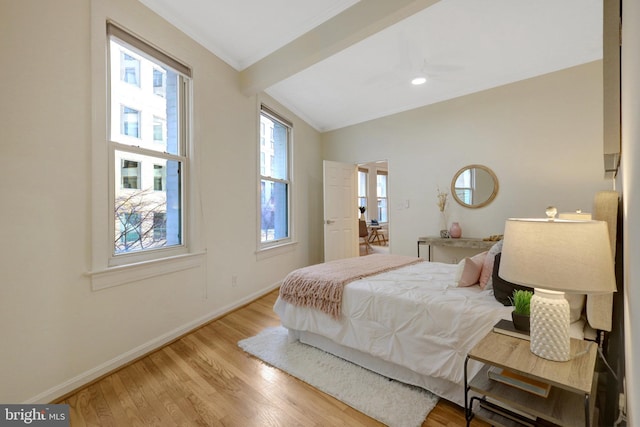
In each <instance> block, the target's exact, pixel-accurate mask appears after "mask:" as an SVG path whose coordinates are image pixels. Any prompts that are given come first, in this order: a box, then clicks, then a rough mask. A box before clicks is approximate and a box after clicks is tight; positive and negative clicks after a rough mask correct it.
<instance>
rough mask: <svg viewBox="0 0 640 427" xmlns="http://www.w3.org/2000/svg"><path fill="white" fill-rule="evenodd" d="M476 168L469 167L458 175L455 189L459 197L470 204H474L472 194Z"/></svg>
mask: <svg viewBox="0 0 640 427" xmlns="http://www.w3.org/2000/svg"><path fill="white" fill-rule="evenodd" d="M474 172H475V169H467V170H465V171H464V172H462V173H461V174H460V176H458V179H456V184H455V191H456V195H457V196H458V199H460V200H462V202H463V203H466V204H468V205H471V204H473V200H472V195H473V188H474V187H475V173H474Z"/></svg>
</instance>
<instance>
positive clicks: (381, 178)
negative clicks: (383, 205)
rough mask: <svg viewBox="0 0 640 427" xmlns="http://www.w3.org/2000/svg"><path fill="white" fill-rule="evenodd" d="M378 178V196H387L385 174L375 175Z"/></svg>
mask: <svg viewBox="0 0 640 427" xmlns="http://www.w3.org/2000/svg"><path fill="white" fill-rule="evenodd" d="M376 176H377V178H378V190H377V191H378V197H387V175H376Z"/></svg>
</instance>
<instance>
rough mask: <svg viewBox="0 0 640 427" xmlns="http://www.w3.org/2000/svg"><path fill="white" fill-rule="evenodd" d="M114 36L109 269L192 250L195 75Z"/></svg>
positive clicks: (112, 31)
mask: <svg viewBox="0 0 640 427" xmlns="http://www.w3.org/2000/svg"><path fill="white" fill-rule="evenodd" d="M107 34H108V36H109V49H110V55H109V58H110V61H111V62H110V67H109V69H110V73H109V78H108V83H109V91H110V92H109V93H110V96H109V98H108V99H109V101H110V107H109V110H108V111H110V123H111V127H110V131H109V136H108V146H109V150H110V152H111V158H112V159H113V162H114V167H115V170H114V172H115V180H113V181H112V182H111V183H110V186H109V187H110V194H111V195H110V203H111V206H112V211H111V218H112V221H113V222H112V224H113V226H112V228H111V230H110V233H112V234H111V236H112V237H111V241H112V242H114V244H113V253H112V258H111V261H110V264H112V265H120V264H125V263H127V262H133V261H131V260H132V259H133V258H130V257H131V256H134V255H135V256H136V257H137V258H135V259H136V260H139V259H140V257H139V255H140V254H147V255H145V257H146V258H143V259H154V258H160V257H164V256H167V255H168V254H170V253H168V252H166V250H167V249H170V248H174V249H176V250H177V249H179V248H184V246H185V243H186V242H185V240H184V230H185V224H184V218H186V217H187V216H186V207H185V202H184V199H183V194H184V193H185V188H184V186H185V182H184V180H183V179H182V177H183V176H184V173H185V171H186V168H187V167H188V160H189V159H188V158H187V141H188V133H187V126H186V124H187V123H188V111H187V105H188V102H187V96H188V87H189V84H190V70H189V69H188V68H186V67H185V66H184V65H182V64H180V63H177V62H176V61H175V60H174V59H172V58H170V57H169V56H167V55H166V54H164V53H162V52H160V51H158V50H157V49H156V48H154V47H151V46H149V45H147V44H146V43H145V42H143V41H141V40H139V39H137V38H135V37H133V36H132V35H130V34H128V33H126V32H125V31H123V30H122V29H120V28H118V27H116V26H114V25H111V24H108V26H107ZM132 137H134V138H135V139H134V138H132ZM158 249H163V250H164V252H163V253H162V255H160V254H158V253H157V251H156V250H158ZM154 251H155V252H154ZM154 254H155V255H154Z"/></svg>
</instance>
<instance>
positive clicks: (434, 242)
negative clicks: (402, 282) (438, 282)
mask: <svg viewBox="0 0 640 427" xmlns="http://www.w3.org/2000/svg"><path fill="white" fill-rule="evenodd" d="M496 243H497V242H495V241H491V240H483V239H479V238H470V237H464V238H459V239H453V238H447V239H445V238H442V237H435V236H434V237H418V257H420V245H428V246H429V252H428V256H427V259H428V260H429V261H431V252H432V251H431V247H432V246H443V247H449V248H465V249H478V250H487V249H489V248H490V247H491V246H493V245H495V244H496Z"/></svg>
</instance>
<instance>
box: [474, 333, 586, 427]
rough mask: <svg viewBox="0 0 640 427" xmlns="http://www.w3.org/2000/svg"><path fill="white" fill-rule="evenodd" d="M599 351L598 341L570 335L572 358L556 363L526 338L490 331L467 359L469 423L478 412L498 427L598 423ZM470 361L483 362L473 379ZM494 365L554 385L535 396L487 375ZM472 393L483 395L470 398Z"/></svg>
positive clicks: (478, 414)
mask: <svg viewBox="0 0 640 427" xmlns="http://www.w3.org/2000/svg"><path fill="white" fill-rule="evenodd" d="M596 355H597V344H596V343H594V342H591V341H582V340H577V339H573V338H572V339H571V360H569V361H567V362H555V361H551V360H547V359H543V358H541V357H538V356H536V355H535V354H533V353H531V351H530V350H529V341H527V340H523V339H519V338H514V337H510V336H507V335H504V334H499V333H496V332H489V333H488V334H487V335H486V336H485V337H484V338H483V339H482V340H481V341H480V342H479V343H478V344H477V345H476V346H475V347H473V348H472V349H471V351H470V352H469V354H468V355H467V358H466V359H465V363H464V374H465V375H464V393H465V396H464V403H465V416H466V419H467V426H469V423H470V422H471V419H472V418H473V417H474V416H477V417H478V418H480V419H483V420H485V421H487V422H489V423H491V424H493V425H494V426H512V425H515V426H518V425H549V423H552V425H553V424H556V425H561V426H588V427H590V426H591V425H594V424H593V423H594V418H595V417H594V412H595V389H596V385H597V376H596V373H595V363H596ZM469 360H476V361H479V362H481V363H483V364H484V366H483V368H482V369H481V370H480V372H478V374H477V375H475V376H474V378H473V379H471V381H469V380H468V377H467V365H468V362H469ZM491 366H495V367H498V368H503V369H508V370H510V371H512V372H515V373H517V374H520V375H522V376H525V377H528V378H531V379H533V380H537V381H541V382H543V383H546V384H550V385H551V388H550V392H549V395H548V396H547V397H542V396H537V395H535V394H532V393H530V392H527V391H524V390H520V389H518V388H515V387H512V386H510V385H507V384H503V383H501V382H498V381H494V380H492V379H489V377H488V371H489V369H490V368H491ZM470 392H475V393H476V394H477V395H479V396H477V395H474V396H473V397H472V396H471V393H470ZM474 403H476V409H474ZM491 408H492V409H491ZM515 420H519V421H515Z"/></svg>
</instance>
